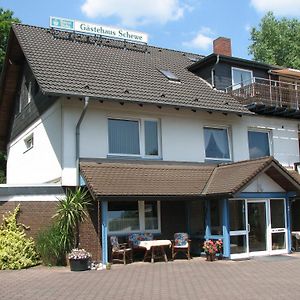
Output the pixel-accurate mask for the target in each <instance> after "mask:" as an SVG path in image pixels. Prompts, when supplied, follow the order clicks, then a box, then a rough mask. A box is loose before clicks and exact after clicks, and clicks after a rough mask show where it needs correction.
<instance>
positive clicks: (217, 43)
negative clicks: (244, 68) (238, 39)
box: [213, 37, 232, 56]
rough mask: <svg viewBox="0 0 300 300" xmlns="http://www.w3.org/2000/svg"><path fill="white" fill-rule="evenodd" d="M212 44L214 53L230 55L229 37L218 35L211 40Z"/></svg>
mask: <svg viewBox="0 0 300 300" xmlns="http://www.w3.org/2000/svg"><path fill="white" fill-rule="evenodd" d="M213 46H214V47H213V48H214V53H215V54H221V55H226V56H232V53H231V39H229V38H225V37H218V38H217V39H215V40H214V41H213Z"/></svg>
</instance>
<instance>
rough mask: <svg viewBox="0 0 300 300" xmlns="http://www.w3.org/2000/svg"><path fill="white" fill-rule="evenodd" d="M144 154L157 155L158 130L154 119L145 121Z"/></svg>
mask: <svg viewBox="0 0 300 300" xmlns="http://www.w3.org/2000/svg"><path fill="white" fill-rule="evenodd" d="M144 124H145V154H146V155H156V156H157V155H158V131H157V122H156V121H145V122H144Z"/></svg>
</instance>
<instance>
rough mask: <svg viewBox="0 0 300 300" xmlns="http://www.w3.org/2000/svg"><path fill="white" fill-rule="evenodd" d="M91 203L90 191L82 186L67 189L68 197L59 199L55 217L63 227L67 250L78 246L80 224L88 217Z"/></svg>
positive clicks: (63, 238) (62, 231) (64, 242)
mask: <svg viewBox="0 0 300 300" xmlns="http://www.w3.org/2000/svg"><path fill="white" fill-rule="evenodd" d="M89 205H90V198H89V195H88V191H87V190H84V189H83V188H81V187H79V188H76V190H75V191H72V190H67V193H66V197H64V198H63V199H59V203H58V206H57V212H56V214H55V215H54V216H53V217H54V218H55V220H56V222H57V224H58V226H59V227H60V229H61V233H62V243H63V245H64V248H65V249H66V250H71V249H72V247H75V248H78V244H79V224H80V223H81V222H83V221H84V220H85V218H86V217H87V212H86V210H87V208H88V206H89Z"/></svg>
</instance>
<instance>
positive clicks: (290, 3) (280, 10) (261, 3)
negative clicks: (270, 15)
mask: <svg viewBox="0 0 300 300" xmlns="http://www.w3.org/2000/svg"><path fill="white" fill-rule="evenodd" d="M251 5H252V6H253V7H254V8H255V9H256V10H257V11H259V12H262V13H266V12H268V11H273V12H274V14H275V15H278V16H291V17H297V16H300V1H299V0H284V1H283V0H251Z"/></svg>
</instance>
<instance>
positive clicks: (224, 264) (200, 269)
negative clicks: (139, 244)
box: [0, 254, 300, 300]
mask: <svg viewBox="0 0 300 300" xmlns="http://www.w3.org/2000/svg"><path fill="white" fill-rule="evenodd" d="M0 299H1V300H6V299H10V300H11V299H22V300H26V299H30V300H33V299H39V300H42V299H86V300H88V299H105V300H109V299H114V300H118V299H154V300H156V299H164V300H165V299H181V300H183V299H184V300H185V299H222V300H223V299H239V300H240V299H263V300H266V299H272V300H274V299H300V255H299V254H294V255H291V256H278V257H269V258H267V257H266V258H257V259H252V260H248V261H237V262H234V261H216V262H206V261H205V259H204V258H195V259H193V260H191V261H183V260H180V261H179V260H178V261H175V262H168V263H164V262H157V263H154V264H150V263H134V264H131V265H127V266H123V265H114V266H113V267H112V269H111V270H110V271H106V270H103V271H85V272H70V271H69V270H68V269H67V268H47V267H35V268H31V269H28V270H21V271H0Z"/></svg>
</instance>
